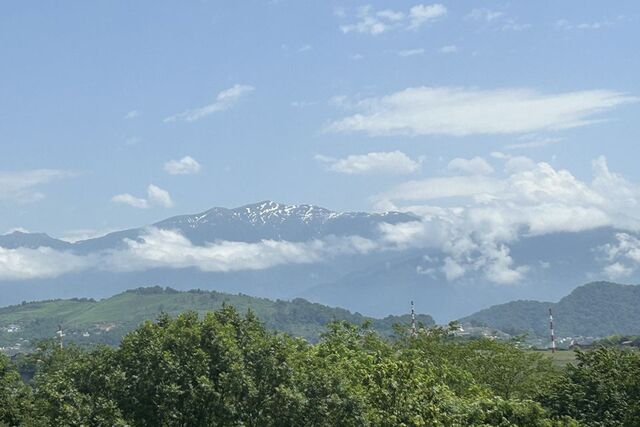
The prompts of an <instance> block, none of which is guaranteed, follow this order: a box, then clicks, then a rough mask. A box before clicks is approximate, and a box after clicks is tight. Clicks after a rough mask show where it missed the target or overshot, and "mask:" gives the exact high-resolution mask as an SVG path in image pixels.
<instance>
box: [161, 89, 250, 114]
mask: <svg viewBox="0 0 640 427" xmlns="http://www.w3.org/2000/svg"><path fill="white" fill-rule="evenodd" d="M254 90H255V88H254V87H253V86H249V85H241V84H236V85H234V86H233V87H230V88H229V89H226V90H223V91H222V92H220V93H218V95H217V96H216V100H215V102H213V103H211V104H208V105H205V106H204V107H200V108H194V109H191V110H187V111H184V112H182V113H179V114H175V115H173V116H169V117H167V118H166V119H164V121H165V122H175V121H186V122H194V121H196V120H199V119H201V118H203V117H206V116H208V115H210V114H213V113H217V112H220V111H225V110H228V109H229V108H231V107H233V106H234V105H235V104H236V103H237V102H238V101H239V100H240V98H242V97H244V96H246V95H248V94H250V93H251V92H253V91H254Z"/></svg>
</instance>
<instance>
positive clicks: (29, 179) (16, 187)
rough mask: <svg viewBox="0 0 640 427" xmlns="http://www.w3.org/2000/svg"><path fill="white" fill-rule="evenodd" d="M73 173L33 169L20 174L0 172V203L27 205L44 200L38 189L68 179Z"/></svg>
mask: <svg viewBox="0 0 640 427" xmlns="http://www.w3.org/2000/svg"><path fill="white" fill-rule="evenodd" d="M71 176H73V173H71V172H68V171H63V170H57V169H34V170H26V171H20V172H6V171H5V172H2V171H0V202H2V201H8V202H16V203H28V202H34V201H37V200H40V199H42V198H44V194H43V193H42V192H41V191H39V187H41V186H42V185H45V184H48V183H50V182H52V181H55V180H58V179H62V178H68V177H71Z"/></svg>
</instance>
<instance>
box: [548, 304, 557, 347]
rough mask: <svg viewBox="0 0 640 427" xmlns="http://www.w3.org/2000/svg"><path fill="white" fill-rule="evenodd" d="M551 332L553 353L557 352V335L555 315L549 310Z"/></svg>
mask: <svg viewBox="0 0 640 427" xmlns="http://www.w3.org/2000/svg"><path fill="white" fill-rule="evenodd" d="M549 330H550V331H551V353H555V352H556V335H555V334H554V332H553V314H552V313H551V308H549Z"/></svg>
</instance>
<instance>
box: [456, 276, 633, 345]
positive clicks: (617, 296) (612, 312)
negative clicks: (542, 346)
mask: <svg viewBox="0 0 640 427" xmlns="http://www.w3.org/2000/svg"><path fill="white" fill-rule="evenodd" d="M639 307H640V286H638V285H635V286H634V285H620V284H617V283H609V282H593V283H588V284H586V285H583V286H580V287H578V288H576V289H574V290H573V291H572V292H571V293H570V294H569V295H567V296H565V297H564V298H562V299H560V301H558V302H557V303H551V302H542V301H513V302H509V303H506V304H499V305H495V306H493V307H489V308H487V309H484V310H481V311H479V312H477V313H474V314H472V315H470V316H467V317H464V318H462V319H460V322H461V323H463V324H471V325H474V326H488V327H491V328H495V329H499V330H501V331H504V332H507V333H509V334H512V335H517V334H522V333H527V334H532V335H534V336H539V337H546V336H548V335H549V318H548V316H549V314H548V310H549V309H551V310H552V314H553V319H554V329H555V333H556V335H557V336H562V337H576V336H582V337H587V336H591V337H605V336H609V335H614V334H623V335H625V334H626V335H640V310H639V309H638V308H639Z"/></svg>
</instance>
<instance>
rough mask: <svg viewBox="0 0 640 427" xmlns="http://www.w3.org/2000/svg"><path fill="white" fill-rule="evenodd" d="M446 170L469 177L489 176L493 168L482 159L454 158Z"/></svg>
mask: <svg viewBox="0 0 640 427" xmlns="http://www.w3.org/2000/svg"><path fill="white" fill-rule="evenodd" d="M447 169H449V170H452V171H457V172H462V173H465V174H471V175H491V174H492V173H493V167H491V165H490V164H489V163H488V162H487V161H486V160H485V159H483V158H482V157H474V158H472V159H463V158H460V157H458V158H456V159H453V160H451V161H450V162H449V164H448V165H447Z"/></svg>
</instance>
